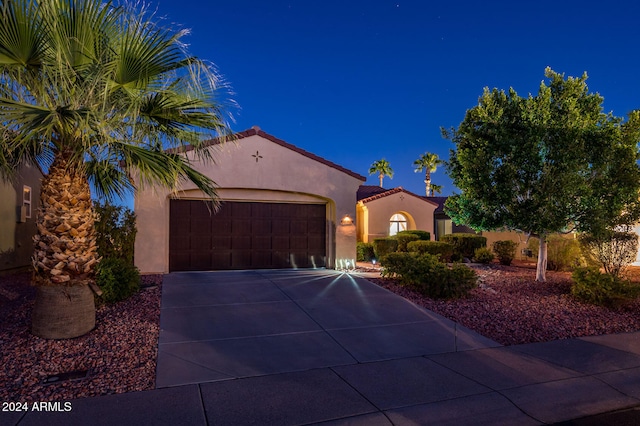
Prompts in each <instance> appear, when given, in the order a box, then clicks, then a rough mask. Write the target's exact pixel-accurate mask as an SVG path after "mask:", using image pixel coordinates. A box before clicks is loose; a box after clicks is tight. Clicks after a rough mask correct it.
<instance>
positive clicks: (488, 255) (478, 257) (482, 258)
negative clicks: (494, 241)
mask: <svg viewBox="0 0 640 426" xmlns="http://www.w3.org/2000/svg"><path fill="white" fill-rule="evenodd" d="M494 257H495V256H494V254H493V252H492V251H491V250H489V249H488V248H486V247H480V248H477V249H476V251H475V252H474V253H473V259H474V260H475V261H476V262H478V263H484V264H487V263H491V262H493V258H494Z"/></svg>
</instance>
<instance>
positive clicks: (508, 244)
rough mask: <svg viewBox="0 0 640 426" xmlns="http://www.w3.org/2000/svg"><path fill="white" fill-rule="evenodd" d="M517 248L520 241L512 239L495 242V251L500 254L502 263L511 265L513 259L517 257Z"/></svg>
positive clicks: (499, 258) (499, 257)
mask: <svg viewBox="0 0 640 426" xmlns="http://www.w3.org/2000/svg"><path fill="white" fill-rule="evenodd" d="M516 248H518V243H516V242H515V241H511V240H500V241H494V243H493V251H494V252H495V253H496V256H498V260H499V261H500V264H501V265H507V266H509V265H511V261H513V259H515V257H516Z"/></svg>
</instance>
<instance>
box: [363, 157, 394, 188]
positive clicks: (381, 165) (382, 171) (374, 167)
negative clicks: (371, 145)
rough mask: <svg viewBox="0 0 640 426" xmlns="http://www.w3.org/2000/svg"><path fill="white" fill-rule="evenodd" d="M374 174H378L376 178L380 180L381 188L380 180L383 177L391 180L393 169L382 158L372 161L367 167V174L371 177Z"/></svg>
mask: <svg viewBox="0 0 640 426" xmlns="http://www.w3.org/2000/svg"><path fill="white" fill-rule="evenodd" d="M374 173H378V177H379V178H380V186H381V187H382V179H384V177H385V176H389V179H393V169H392V168H391V166H390V165H389V162H388V161H387V160H385V159H384V158H383V159H382V160H378V161H374V162H373V164H371V167H369V174H370V175H372V174H374Z"/></svg>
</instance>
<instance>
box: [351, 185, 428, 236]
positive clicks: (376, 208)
mask: <svg viewBox="0 0 640 426" xmlns="http://www.w3.org/2000/svg"><path fill="white" fill-rule="evenodd" d="M357 198H358V204H357V206H356V228H357V229H356V232H357V234H358V241H363V242H365V243H366V242H372V241H373V240H374V239H375V238H381V237H388V236H392V235H395V234H397V233H398V232H399V231H403V230H407V229H410V230H412V229H420V230H423V231H428V232H430V233H431V235H433V234H434V221H433V219H434V211H435V210H436V207H437V204H436V203H434V202H433V201H431V200H429V199H427V198H425V197H421V196H419V195H416V194H414V193H413V192H410V191H407V190H406V189H403V188H402V187H397V188H393V189H388V190H387V189H384V188H382V187H379V186H370V185H362V186H361V187H360V188H358V196H357ZM432 238H433V237H432Z"/></svg>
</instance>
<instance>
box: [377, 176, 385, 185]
mask: <svg viewBox="0 0 640 426" xmlns="http://www.w3.org/2000/svg"><path fill="white" fill-rule="evenodd" d="M378 177H379V178H380V188H383V186H382V179H384V174H382V173H380V175H379V176H378Z"/></svg>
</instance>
